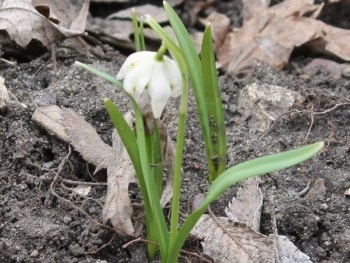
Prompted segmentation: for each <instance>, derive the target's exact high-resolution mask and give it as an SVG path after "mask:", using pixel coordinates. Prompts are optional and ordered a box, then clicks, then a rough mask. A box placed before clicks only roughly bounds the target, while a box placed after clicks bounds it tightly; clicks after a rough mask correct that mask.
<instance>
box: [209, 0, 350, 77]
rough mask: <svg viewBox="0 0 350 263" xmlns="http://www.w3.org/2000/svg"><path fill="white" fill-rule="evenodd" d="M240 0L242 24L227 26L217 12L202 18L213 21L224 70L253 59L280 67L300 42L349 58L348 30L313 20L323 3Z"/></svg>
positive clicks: (243, 65) (235, 70)
mask: <svg viewBox="0 0 350 263" xmlns="http://www.w3.org/2000/svg"><path fill="white" fill-rule="evenodd" d="M243 2H244V10H243V11H244V13H243V17H244V21H243V26H242V27H241V28H234V29H230V28H229V26H228V21H229V20H228V18H227V17H225V16H224V15H222V14H218V13H212V14H211V15H210V16H209V17H208V18H207V19H204V20H202V21H203V22H204V23H208V22H210V23H211V24H212V27H213V38H214V40H215V49H216V53H217V58H218V60H219V62H220V64H221V65H222V67H223V69H224V70H226V71H229V72H233V73H240V72H241V71H242V70H244V69H246V68H249V67H250V66H251V65H252V64H253V62H254V61H255V60H256V59H259V60H262V61H265V62H267V63H268V64H269V65H271V66H272V67H274V68H276V69H282V68H283V67H284V66H285V65H286V64H287V63H288V60H289V57H290V54H291V52H292V51H293V49H294V48H296V47H301V46H307V47H308V48H310V49H311V50H312V51H314V52H321V53H324V54H327V55H332V56H335V57H338V58H340V59H342V60H345V61H349V60H350V46H349V45H348V43H349V41H350V31H349V30H345V29H341V28H336V27H333V26H330V25H327V24H325V23H323V22H321V21H319V20H316V18H317V16H318V15H319V14H320V12H321V11H322V9H323V8H324V5H323V4H320V5H316V4H314V1H313V0H307V1H305V0H297V1H296V0H286V1H283V2H281V3H279V4H277V5H274V6H272V7H268V2H269V1H253V0H245V1H243ZM257 2H259V3H257Z"/></svg>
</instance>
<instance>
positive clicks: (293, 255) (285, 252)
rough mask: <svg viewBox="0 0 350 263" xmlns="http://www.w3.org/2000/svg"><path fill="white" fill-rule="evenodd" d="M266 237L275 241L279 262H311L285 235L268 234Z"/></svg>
mask: <svg viewBox="0 0 350 263" xmlns="http://www.w3.org/2000/svg"><path fill="white" fill-rule="evenodd" d="M268 238H269V239H270V240H272V241H273V242H274V243H277V249H276V252H277V254H278V258H279V262H281V263H312V261H311V260H310V257H309V256H308V255H306V254H304V253H303V252H301V251H300V250H299V249H298V248H297V247H296V246H295V245H294V244H293V243H292V242H291V241H290V240H289V239H288V238H287V237H285V236H280V235H269V236H268Z"/></svg>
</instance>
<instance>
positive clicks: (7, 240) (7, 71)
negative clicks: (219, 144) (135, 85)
mask: <svg viewBox="0 0 350 263" xmlns="http://www.w3.org/2000/svg"><path fill="white" fill-rule="evenodd" d="M233 7H235V8H239V7H241V4H240V3H235V4H232V3H231V4H230V3H229V1H222V2H221V4H220V5H219V6H218V7H217V9H218V11H223V10H235V11H232V12H233V13H234V14H235V15H237V16H238V14H239V11H237V9H234V8H233ZM333 12H335V13H336V12H337V10H336V9H335V10H334V11H333ZM231 15H233V14H231ZM342 15H343V13H342ZM328 17H331V14H327V16H325V18H324V19H325V20H327V18H328ZM345 17H346V14H344V19H345ZM347 18H348V17H347ZM239 21H240V20H239V19H237V20H236V21H233V23H239ZM330 22H331V21H330ZM346 25H347V26H348V28H350V21H349V20H348V23H347V24H346ZM346 25H345V26H346ZM98 48H99V49H102V50H103V52H104V56H103V57H96V56H94V55H92V54H91V53H90V52H85V51H83V50H79V51H77V50H74V49H70V48H67V47H65V46H64V45H60V44H58V45H57V47H56V59H57V70H56V71H55V70H53V64H52V60H51V57H50V54H49V53H47V54H45V55H43V56H42V57H40V58H37V59H34V60H30V61H26V62H20V63H18V64H17V65H16V66H10V65H8V64H6V63H3V62H0V75H1V76H2V77H4V78H5V85H6V86H7V88H8V90H9V91H10V92H11V101H10V102H9V103H8V105H7V107H6V109H5V110H4V111H1V112H0V262H45V263H46V262H82V263H87V262H100V263H102V262H104V263H106V262H108V263H112V262H120V263H121V262H135V263H136V262H139V263H141V262H146V258H145V252H144V244H142V243H136V244H135V245H131V246H129V247H128V248H127V249H124V248H122V245H123V244H125V243H127V242H128V241H130V239H128V238H121V237H119V236H116V235H115V233H114V232H113V231H112V230H110V229H108V228H105V227H103V226H101V225H100V223H99V222H101V221H102V219H101V211H102V207H101V203H103V202H104V199H105V196H106V186H105V185H104V184H103V183H105V182H106V171H105V170H102V171H100V172H98V173H97V174H96V175H92V174H93V171H94V168H95V167H93V166H92V165H89V164H88V163H86V162H85V161H84V160H83V159H82V157H81V156H79V154H78V153H77V152H75V151H74V150H73V149H71V148H70V146H69V145H67V144H66V143H64V142H62V141H60V140H59V139H57V138H56V137H54V136H52V135H50V134H48V133H47V132H46V131H45V130H44V129H43V128H41V127H39V126H38V125H36V124H35V123H33V122H32V121H31V116H32V114H33V111H34V110H35V108H36V107H38V106H43V105H52V104H53V105H59V106H64V107H69V108H72V109H74V110H75V111H76V112H78V113H79V114H81V115H83V116H84V117H85V119H86V120H87V121H88V122H90V123H91V124H92V125H93V126H94V127H95V128H96V129H97V132H98V133H99V135H100V136H101V137H102V138H103V140H104V141H105V142H107V143H110V142H111V131H112V129H113V127H112V123H111V121H110V120H109V117H108V114H107V112H106V110H105V108H104V105H103V98H106V97H108V98H111V99H112V100H113V101H115V102H116V103H117V104H118V105H119V106H121V107H122V108H123V109H124V110H125V111H126V110H127V109H129V107H130V105H129V104H128V101H127V99H126V98H125V97H124V96H123V95H122V94H121V93H120V92H118V91H117V89H116V88H115V87H113V86H111V85H109V84H107V83H106V82H104V81H102V80H100V79H98V78H97V77H94V76H92V75H91V74H90V73H87V72H86V71H84V70H82V69H79V68H77V67H75V66H74V65H73V63H74V61H76V60H78V61H82V62H84V63H88V64H93V65H94V66H96V67H97V68H99V69H101V70H105V71H106V72H108V73H110V74H113V75H116V74H117V72H118V69H119V67H120V65H121V64H122V62H123V61H124V59H125V56H124V55H123V54H121V53H120V52H118V50H116V49H115V48H112V47H110V46H108V45H103V46H98ZM315 57H319V55H317V54H311V53H308V52H296V53H295V54H294V55H293V57H292V60H291V62H290V63H289V65H288V67H287V69H286V70H283V71H280V72H277V71H275V70H274V69H272V68H270V67H268V66H266V65H265V64H263V63H261V62H257V63H256V64H255V65H254V66H253V67H252V68H251V70H250V71H249V74H248V75H247V76H234V75H230V74H223V75H222V76H220V83H221V89H222V92H223V93H222V98H223V102H224V107H225V114H226V123H227V126H226V128H227V135H228V145H229V164H228V165H229V166H231V165H233V164H235V163H239V162H242V161H244V160H248V159H251V158H254V157H257V156H263V155H266V154H269V153H275V152H280V151H283V150H288V149H293V148H295V147H297V146H301V145H305V144H307V143H312V142H316V141H324V142H325V148H324V149H323V150H322V152H321V153H320V154H318V155H317V156H316V157H315V158H313V159H312V160H310V161H307V162H305V163H303V164H301V165H299V166H296V167H293V168H290V169H287V170H283V171H281V172H276V173H272V174H269V175H265V176H263V177H261V183H260V187H261V188H262V191H263V195H264V206H263V214H262V220H261V232H262V233H263V234H270V233H273V232H274V231H275V230H276V229H274V218H275V219H276V223H277V231H278V234H280V235H285V236H287V237H288V238H289V239H290V240H291V241H292V242H293V243H294V244H295V245H296V246H297V247H298V248H299V249H300V250H301V251H302V252H304V253H306V254H307V255H308V256H310V258H311V260H312V262H322V263H340V262H349V258H350V216H349V214H350V197H349V196H346V195H344V192H345V191H346V190H347V189H349V188H350V172H349V171H350V131H349V127H350V106H349V105H344V106H339V107H335V108H333V107H334V106H336V105H337V104H340V103H344V102H349V100H350V79H347V78H346V77H341V78H339V79H337V80H333V79H332V77H331V76H330V74H329V73H328V72H327V71H325V70H323V69H320V68H317V69H313V70H308V71H307V70H305V69H304V66H305V65H306V64H307V63H308V62H310V61H311V60H312V58H315ZM251 83H258V84H259V85H263V84H272V85H278V86H282V87H286V88H288V89H290V90H293V91H297V92H299V93H300V94H301V95H303V96H304V97H305V98H306V100H305V101H304V102H302V103H300V104H298V105H294V106H293V109H294V112H292V113H290V114H286V115H284V116H281V118H279V119H278V121H276V122H275V123H274V124H273V126H272V127H271V129H270V130H269V131H267V132H266V130H265V131H261V130H259V129H256V128H254V127H255V126H254V123H252V119H251V118H250V116H247V115H245V114H242V113H240V112H239V110H238V109H237V103H238V97H239V94H240V92H241V91H242V89H243V88H244V87H246V86H247V85H249V84H251ZM177 103H178V102H177V101H175V102H173V103H172V104H171V105H170V106H169V107H168V108H167V110H166V112H165V114H164V116H165V117H164V118H165V123H166V125H167V126H168V128H169V130H170V132H171V136H172V138H174V139H175V124H176V111H177ZM332 108H333V109H332ZM328 109H331V110H328ZM296 110H299V112H297V111H296ZM327 110H328V111H327ZM300 111H302V112H300ZM323 111H325V112H324V114H314V113H316V112H323ZM187 126H188V127H187V128H188V131H187V135H186V152H185V158H184V178H183V182H182V184H183V185H182V192H181V193H182V196H181V204H182V210H183V212H185V213H186V212H188V202H189V199H190V197H192V196H193V195H195V194H196V193H200V192H205V191H206V190H207V189H208V183H207V181H206V166H205V163H204V162H205V153H204V148H203V144H202V142H201V134H200V129H199V124H198V119H197V115H196V109H195V107H194V102H193V99H192V100H191V102H190V108H189V116H188V123H187ZM70 149H71V150H72V152H71V154H69V152H70ZM68 154H69V156H68V160H67V161H66V162H64V163H63V161H64V159H65V158H66V156H67V155H68ZM60 164H63V165H61V166H60ZM58 172H60V176H62V177H63V178H65V179H69V180H73V181H84V182H99V183H101V185H98V186H93V187H92V188H91V192H90V194H89V198H81V197H79V196H77V195H75V194H74V193H73V192H71V191H70V190H69V188H67V187H72V186H74V185H69V184H67V185H62V184H56V185H54V191H55V192H56V193H57V195H58V197H57V196H54V195H52V194H50V186H51V185H52V181H53V179H54V178H55V176H56V175H57V173H58ZM309 183H310V188H311V189H310V190H309V191H308V193H303V192H302V191H303V189H305V188H306V187H307V186H308V184H309ZM238 187H239V185H238V186H233V187H231V188H230V190H228V191H226V192H225V194H224V195H223V196H222V197H221V198H220V199H219V200H217V201H216V202H215V203H214V204H213V205H212V209H213V211H214V212H215V214H216V215H217V216H223V215H224V208H225V206H226V205H227V204H228V202H229V201H230V200H231V199H232V197H233V196H234V195H235V194H236V193H237V189H238ZM130 196H131V197H132V198H134V199H135V200H138V199H137V198H138V197H139V191H138V188H137V187H136V186H135V187H132V189H131V191H130ZM62 198H65V200H63V199H62ZM71 204H75V205H76V207H72V206H71ZM77 207H78V208H79V209H77ZM82 211H85V212H86V213H87V214H88V215H89V217H88V216H87V215H86V214H85V213H83V212H82ZM92 219H93V220H92ZM197 245H198V243H197V242H189V243H188V244H187V246H186V249H187V250H190V251H192V252H197V253H200V252H201V250H200V247H199V246H197ZM182 256H183V257H182V260H183V261H184V262H186V261H185V260H191V261H187V262H200V261H198V260H197V259H196V258H194V257H188V256H187V255H182Z"/></svg>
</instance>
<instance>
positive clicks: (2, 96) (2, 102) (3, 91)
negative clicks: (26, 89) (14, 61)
mask: <svg viewBox="0 0 350 263" xmlns="http://www.w3.org/2000/svg"><path fill="white" fill-rule="evenodd" d="M9 100H10V96H9V93H8V91H7V88H6V86H5V79H4V78H3V77H0V111H1V110H2V109H4V108H5V106H6V103H7V102H8V101H9Z"/></svg>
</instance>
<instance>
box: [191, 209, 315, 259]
mask: <svg viewBox="0 0 350 263" xmlns="http://www.w3.org/2000/svg"><path fill="white" fill-rule="evenodd" d="M191 234H192V235H194V236H196V237H197V238H199V239H202V240H203V241H202V242H201V244H202V246H203V252H204V253H205V254H207V255H209V256H210V257H211V258H212V259H213V260H214V262H216V263H227V262H232V263H247V262H256V263H260V262H261V263H275V262H280V263H290V262H293V263H295V262H299V263H311V261H310V258H309V256H307V255H306V254H304V253H302V252H301V251H300V250H299V249H298V248H297V247H296V246H294V244H293V243H292V242H290V241H289V240H288V239H287V238H286V237H285V236H279V235H269V236H265V235H262V234H260V233H258V232H256V231H254V230H253V229H251V228H250V227H248V226H246V225H245V224H240V223H234V222H232V221H231V219H229V218H226V217H217V218H215V219H214V218H213V217H211V216H210V215H203V216H202V217H201V218H200V219H199V221H198V223H197V224H196V226H195V227H194V229H193V230H192V232H191Z"/></svg>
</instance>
